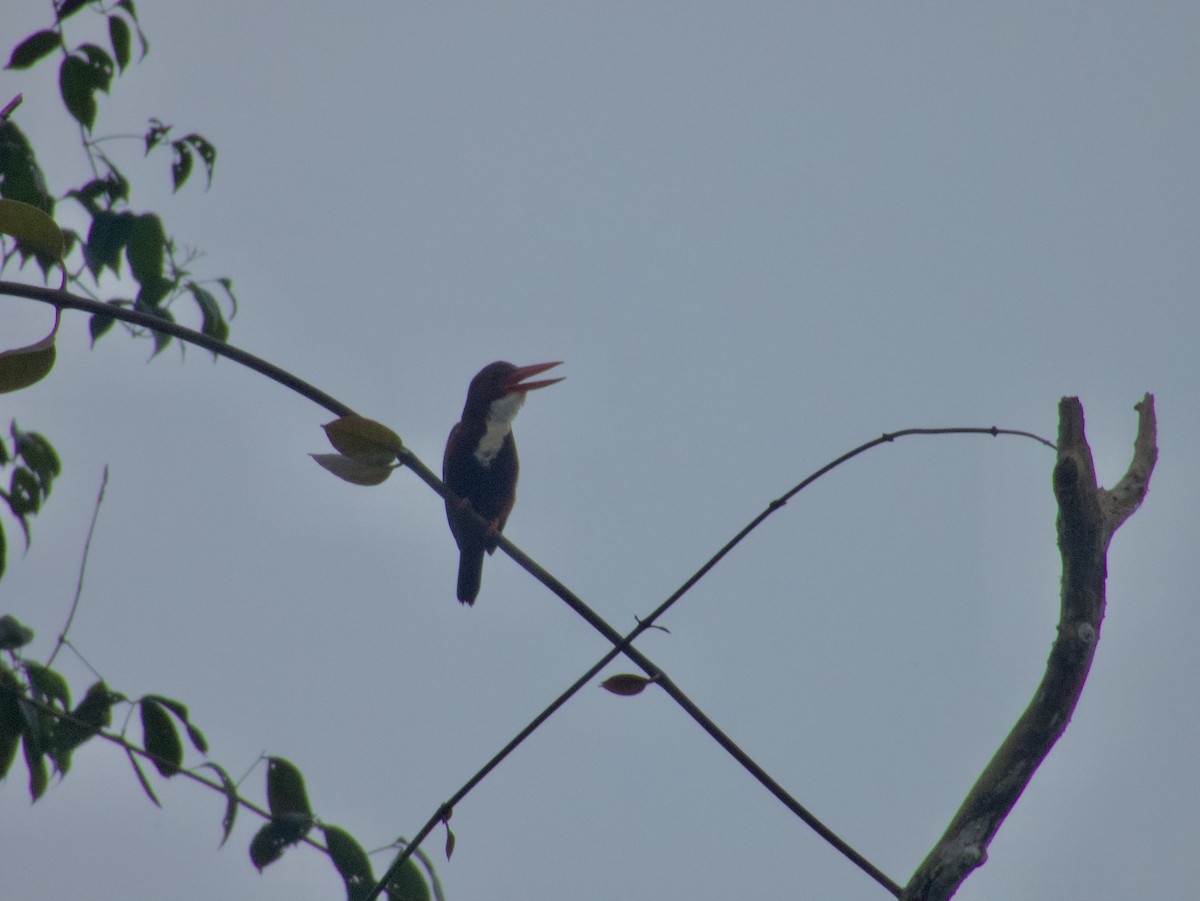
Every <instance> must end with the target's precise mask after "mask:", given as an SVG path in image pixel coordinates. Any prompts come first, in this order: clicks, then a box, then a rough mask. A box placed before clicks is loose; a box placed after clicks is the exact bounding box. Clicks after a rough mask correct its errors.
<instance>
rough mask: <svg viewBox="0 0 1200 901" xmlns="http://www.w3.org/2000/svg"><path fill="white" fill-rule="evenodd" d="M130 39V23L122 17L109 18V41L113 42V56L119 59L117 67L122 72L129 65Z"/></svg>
mask: <svg viewBox="0 0 1200 901" xmlns="http://www.w3.org/2000/svg"><path fill="white" fill-rule="evenodd" d="M130 38H131V35H130V32H129V23H127V22H126V21H125V20H124V19H122V18H121V17H120V16H109V17H108V39H109V40H110V41H111V42H112V48H113V55H114V56H115V57H116V58H117V66H118V67H119V68H120V70H121V71H122V72H124V71H125V67H126V66H128V65H129V44H130Z"/></svg>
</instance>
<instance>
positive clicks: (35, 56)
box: [5, 29, 62, 69]
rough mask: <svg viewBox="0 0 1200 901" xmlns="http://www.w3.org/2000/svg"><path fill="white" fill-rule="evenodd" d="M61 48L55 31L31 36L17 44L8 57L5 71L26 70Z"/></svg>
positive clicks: (49, 30) (60, 41) (40, 32)
mask: <svg viewBox="0 0 1200 901" xmlns="http://www.w3.org/2000/svg"><path fill="white" fill-rule="evenodd" d="M61 46H62V38H61V37H59V34H58V32H57V31H53V30H51V29H46V30H45V31H39V32H37V33H36V34H31V35H30V36H29V37H27V38H26V39H25V40H23V41H21V43H19V44H17V46H16V48H15V49H14V50H13V52H12V56H11V57H9V60H8V65H7V66H6V67H5V68H7V69H28V68H29V67H30V66H32V65H33V64H34V63H36V62H37V61H38V60H39V59H41V58H42V57H43V56H47V55H49V54H51V53H53V52H54V51H55V50H56V49H57V48H59V47H61Z"/></svg>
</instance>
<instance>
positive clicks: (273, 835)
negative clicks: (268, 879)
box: [250, 820, 288, 873]
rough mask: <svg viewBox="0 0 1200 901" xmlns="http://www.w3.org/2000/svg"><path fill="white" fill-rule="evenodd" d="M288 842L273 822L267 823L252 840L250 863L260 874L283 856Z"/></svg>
mask: <svg viewBox="0 0 1200 901" xmlns="http://www.w3.org/2000/svg"><path fill="white" fill-rule="evenodd" d="M287 845H288V841H287V839H286V838H284V837H283V836H282V835H281V831H280V827H279V826H278V825H277V824H276V823H275V822H274V821H273V820H272V821H271V822H269V823H266V824H265V825H264V826H263V827H262V828H261V829H259V830H258V832H256V833H255V834H254V838H252V839H251V840H250V862H251V863H252V864H254V867H255V869H257V870H258V871H259V872H260V873H261V872H262V871H263V869H264V868H265V867H267V866H269V865H270V864H273V863H274V862H275V861H277V860H279V858H280V857H282V856H283V849H284V848H285V847H287Z"/></svg>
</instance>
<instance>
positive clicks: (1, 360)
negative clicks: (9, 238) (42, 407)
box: [0, 201, 62, 394]
mask: <svg viewBox="0 0 1200 901" xmlns="http://www.w3.org/2000/svg"><path fill="white" fill-rule="evenodd" d="M0 202H2V201H0ZM61 312H62V311H61V310H58V309H55V311H54V327H53V328H52V329H50V334H48V335H47V336H46V337H45V338H43V339H42V340H41V341H38V342H37V343H36V344H30V345H29V346H28V347H17V348H14V349H13V350H6V351H4V352H3V353H0V394H4V393H7V392H9V391H20V390H21V389H22V388H28V387H29V386H30V385H32V384H35V383H36V382H40V381H41V380H42V379H43V378H45V377H46V374H47V373H48V372H50V370H51V369H53V368H54V358H55V356H56V354H57V351H56V350H55V347H54V335H55V333H56V332H57V331H58V320H59V316H60V315H61Z"/></svg>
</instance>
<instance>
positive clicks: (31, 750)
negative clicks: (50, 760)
mask: <svg viewBox="0 0 1200 901" xmlns="http://www.w3.org/2000/svg"><path fill="white" fill-rule="evenodd" d="M21 744H22V746H23V747H24V750H25V765H26V766H27V767H29V795H30V797H31V798H33V800H34V801H37V799H38V798H40V797H41V796H42V795H43V794H44V793H45V791H46V786H47V785H48V784H49V783H50V773H49V770H48V769H47V768H46V755H45V754H43V753H42V750H41V748H40V747H38V741H37V739H36V737H33V736H32V735H31V734H30V733H29V732H25V733H23V734H22V736H21Z"/></svg>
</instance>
